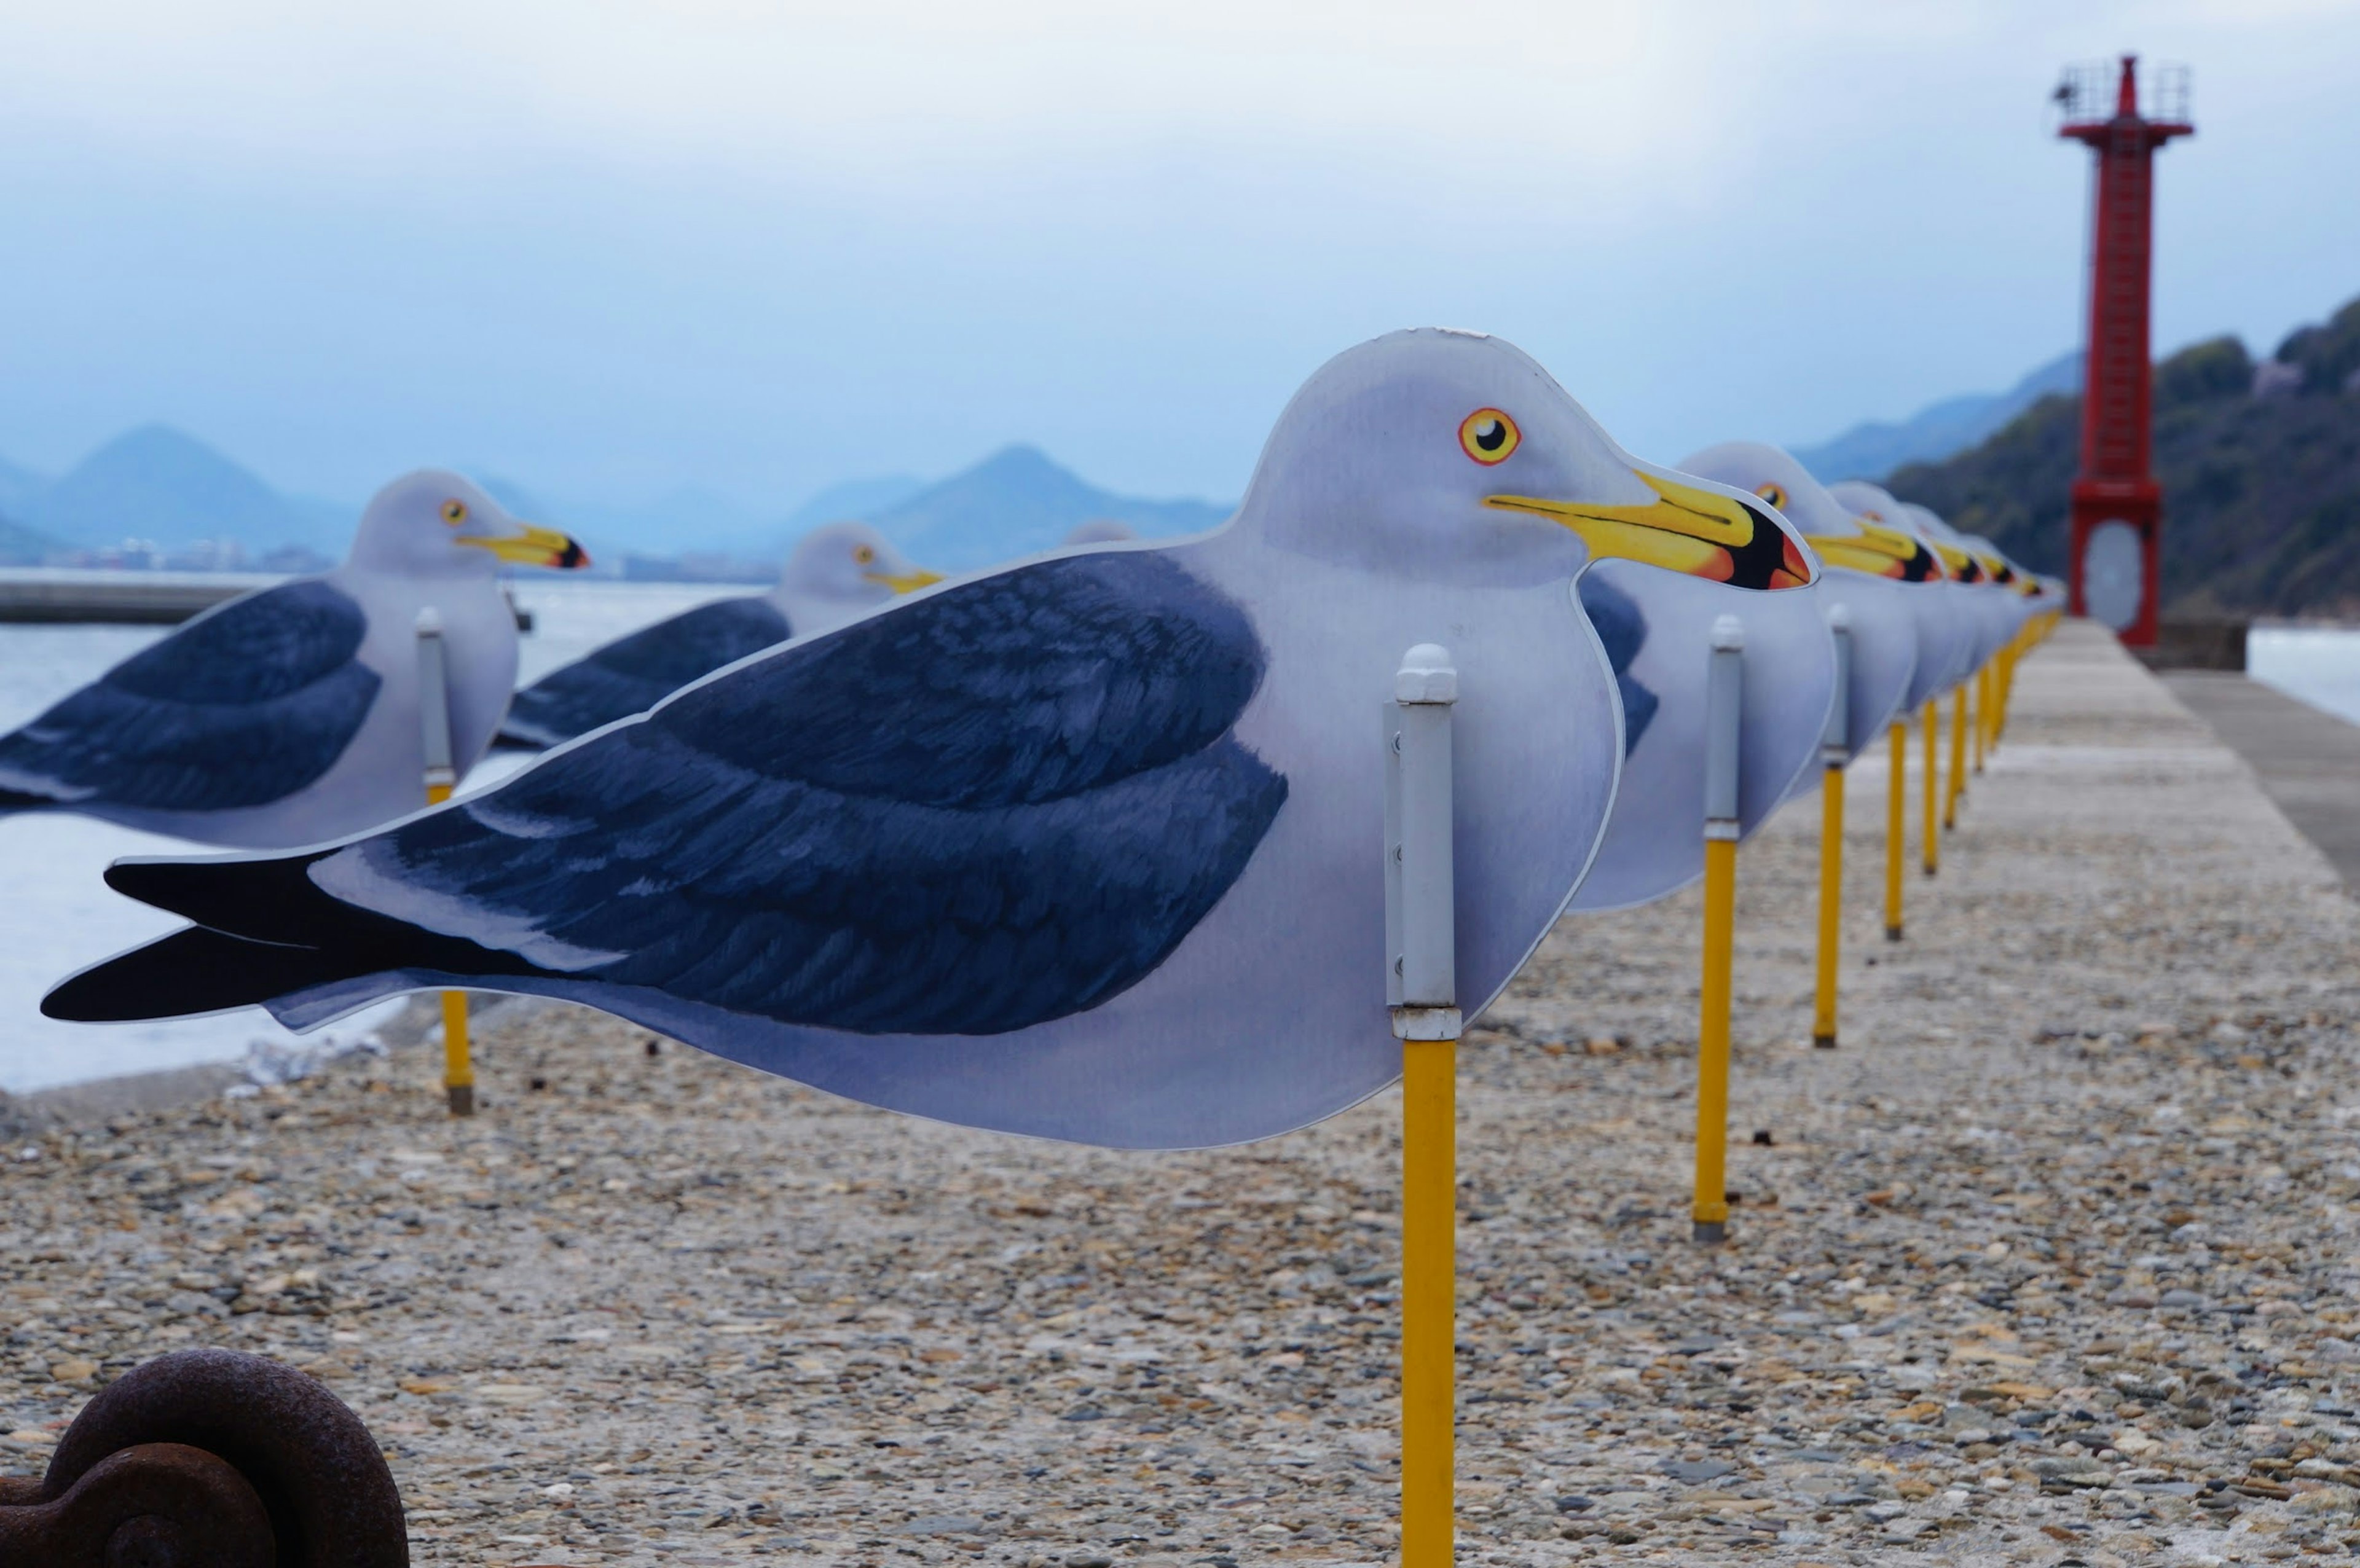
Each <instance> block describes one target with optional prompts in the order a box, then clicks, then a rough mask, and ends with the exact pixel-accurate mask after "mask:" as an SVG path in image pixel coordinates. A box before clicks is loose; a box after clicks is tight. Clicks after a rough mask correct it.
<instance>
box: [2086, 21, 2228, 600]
mask: <svg viewBox="0 0 2360 1568" xmlns="http://www.w3.org/2000/svg"><path fill="white" fill-rule="evenodd" d="M2137 66H2138V57H2137V56H2136V55H2131V54H2126V55H2124V56H2123V57H2122V60H2121V63H2120V67H2119V74H2116V68H2115V67H2114V66H2113V65H2111V64H2107V65H2094V66H2081V67H2073V68H2070V69H2068V70H2067V71H2066V72H2065V76H2064V79H2063V80H2062V81H2061V82H2060V83H2059V84H2058V87H2057V92H2056V94H2055V102H2056V103H2057V105H2058V107H2059V109H2060V111H2061V112H2062V114H2063V123H2062V124H2061V125H2060V126H2059V127H2058V133H2057V134H2058V135H2059V136H2063V137H2065V138H2067V139H2069V140H2071V141H2077V142H2081V143H2083V144H2084V145H2086V146H2087V147H2089V148H2090V149H2091V151H2092V152H2093V153H2095V154H2096V155H2097V180H2096V181H2095V185H2094V191H2093V197H2092V204H2091V212H2090V301H2089V303H2090V324H2089V333H2090V335H2089V343H2088V353H2087V363H2086V365H2085V369H2084V376H2085V377H2086V379H2085V382H2084V385H2083V390H2082V397H2081V474H2080V476H2079V477H2077V478H2076V479H2075V480H2074V481H2073V489H2072V544H2071V554H2070V582H2071V593H2072V606H2071V607H2072V613H2073V614H2075V615H2091V616H2094V617H2095V618H2096V619H2098V620H2100V621H2102V622H2103V623H2104V624H2106V625H2107V626H2112V627H2113V628H2114V630H2115V632H2116V633H2117V634H2119V635H2120V637H2122V639H2123V641H2124V642H2125V643H2128V644H2131V645H2133V646H2136V647H2145V646H2151V645H2152V644H2153V643H2154V642H2155V637H2156V610H2157V599H2158V593H2159V591H2160V589H2161V587H2162V570H2161V565H2160V553H2161V551H2160V547H2161V543H2162V532H2163V491H2162V488H2161V486H2159V485H2157V484H2156V482H2155V476H2154V475H2153V474H2150V473H2149V472H2148V463H2149V461H2150V456H2151V452H2152V448H2153V436H2154V419H2153V409H2152V407H2151V401H2152V399H2151V390H2152V381H2153V369H2152V361H2151V356H2150V352H2149V348H2148V342H2147V337H2148V297H2149V293H2150V289H2151V285H2152V281H2153V276H2154V270H2155V269H2154V212H2155V149H2156V148H2158V147H2161V146H2162V145H2163V144H2164V143H2166V142H2168V141H2169V140H2170V139H2171V138H2172V137H2174V136H2191V135H2193V134H2194V133H2195V130H2196V127H2195V126H2194V125H2192V124H2191V123H2190V121H2189V118H2188V71H2187V70H2186V68H2185V67H2165V68H2161V69H2158V70H2156V71H2150V72H2149V77H2150V80H2149V83H2148V85H2149V88H2150V93H2149V100H2150V102H2149V107H2150V108H2151V109H2152V110H2153V111H2154V117H2152V118H2149V117H2148V116H2147V115H2145V114H2141V113H2140V110H2139V95H2138V70H2137Z"/></svg>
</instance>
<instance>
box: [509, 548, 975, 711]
mask: <svg viewBox="0 0 2360 1568" xmlns="http://www.w3.org/2000/svg"><path fill="white" fill-rule="evenodd" d="M941 581H942V578H941V577H940V576H938V575H937V574H935V573H934V572H927V571H924V570H923V569H922V568H920V567H917V566H913V565H912V564H911V563H910V561H908V560H907V559H906V558H905V557H903V555H902V554H901V551H900V550H895V549H894V548H893V547H892V546H891V545H890V544H889V543H887V542H886V539H885V536H884V535H882V534H880V533H879V532H878V531H877V530H876V529H875V528H870V527H869V525H868V524H866V523H831V524H829V525H828V526H827V527H825V528H814V530H813V531H812V532H810V533H808V534H805V535H804V536H803V539H802V541H801V542H800V543H798V544H797V545H796V546H795V550H794V553H793V554H792V555H791V556H789V557H788V558H787V565H786V570H785V571H783V572H781V573H780V574H779V585H778V586H777V587H776V588H773V589H772V590H770V592H769V593H752V594H747V595H744V596H741V597H738V598H732V599H716V600H715V601H714V602H713V603H711V604H699V605H698V606H697V607H696V608H694V609H693V610H684V611H683V612H682V613H681V614H679V615H673V616H672V617H671V618H670V619H669V620H661V621H658V622H657V623H656V624H655V625H653V626H643V627H641V628H640V629H639V630H638V631H635V632H633V633H631V634H630V635H629V636H628V637H617V638H616V639H615V640H614V641H613V642H610V643H607V644H606V645H605V646H604V647H602V648H597V649H595V650H594V651H593V652H591V653H590V654H589V655H587V656H586V657H585V658H583V659H576V660H575V661H574V662H573V663H572V664H568V665H565V666H563V667H562V668H560V669H557V670H552V671H550V672H549V673H548V674H547V675H544V676H542V677H541V679H540V680H538V681H534V682H533V683H532V684H531V685H530V686H528V687H526V688H525V689H524V690H523V691H519V692H518V693H517V694H516V701H515V702H512V703H510V704H509V706H508V719H507V721H506V722H505V723H504V724H501V725H500V735H499V739H500V744H501V745H503V746H519V747H526V748H532V749H538V748H540V747H541V746H556V745H559V744H560V743H562V742H564V741H569V740H572V739H573V738H574V736H575V735H587V734H589V733H590V732H591V731H592V730H595V729H596V728H598V727H599V726H600V725H601V724H613V723H614V722H615V721H616V720H617V719H627V718H628V717H630V716H631V715H632V714H633V713H645V712H647V710H649V709H650V708H652V707H654V706H655V705H656V704H657V703H658V702H662V701H663V700H664V699H665V698H666V697H669V696H671V695H672V693H673V692H674V691H679V690H680V689H681V688H682V687H683V686H685V685H687V684H688V683H689V682H690V681H694V680H697V679H699V678H700V677H703V676H706V675H710V674H712V673H713V672H714V671H715V670H718V669H720V668H721V667H722V666H724V665H727V664H735V663H736V662H737V660H739V659H744V658H745V657H746V656H747V655H748V654H754V653H759V652H761V651H762V650H763V649H764V648H775V647H777V646H778V645H779V644H780V643H782V642H785V641H786V640H788V639H789V638H790V637H810V636H812V635H814V634H815V633H818V632H825V631H833V630H834V629H836V627H837V626H843V625H844V624H845V623H846V622H847V621H851V620H855V619H857V618H858V617H859V616H862V615H867V614H868V613H869V611H871V610H873V609H875V608H876V607H877V606H878V605H880V604H889V603H890V602H891V601H892V599H893V597H894V596H895V595H896V594H900V593H914V592H915V591H917V590H918V589H920V588H923V587H926V586H928V585H930V584H932V583H940V582H941Z"/></svg>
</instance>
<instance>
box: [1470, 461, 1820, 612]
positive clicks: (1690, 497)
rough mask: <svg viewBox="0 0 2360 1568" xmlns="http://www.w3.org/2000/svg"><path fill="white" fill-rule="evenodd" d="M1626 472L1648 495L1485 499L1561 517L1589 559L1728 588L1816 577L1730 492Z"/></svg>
mask: <svg viewBox="0 0 2360 1568" xmlns="http://www.w3.org/2000/svg"><path fill="white" fill-rule="evenodd" d="M1633 472H1634V473H1637V474H1639V478H1640V479H1641V480H1642V481H1643V482H1644V484H1645V485H1646V486H1647V488H1648V489H1650V490H1653V491H1654V492H1655V495H1656V497H1657V498H1656V499H1655V500H1654V501H1652V502H1645V503H1642V504H1638V505H1633V506H1593V505H1589V504H1586V503H1583V502H1578V501H1550V500H1545V499H1543V498H1541V497H1539V496H1535V495H1492V496H1490V497H1487V498H1486V500H1485V503H1484V504H1485V505H1486V506H1498V507H1500V508H1501V509H1502V510H1504V511H1510V512H1531V513H1533V514H1535V516H1537V517H1547V518H1549V519H1550V520H1551V521H1553V522H1557V523H1562V524H1564V525H1565V526H1566V527H1567V528H1571V529H1572V530H1573V531H1574V532H1575V533H1578V534H1579V535H1580V536H1581V539H1582V542H1583V543H1584V544H1587V545H1588V546H1589V547H1590V554H1591V555H1592V556H1594V557H1606V556H1614V557H1618V558H1620V559H1622V560H1624V561H1644V562H1646V563H1647V564H1648V565H1650V566H1660V567H1663V568H1664V569H1665V570H1666V571H1668V572H1686V573H1687V574H1688V575H1689V576H1691V577H1709V578H1711V579H1712V580H1713V581H1714V582H1716V583H1728V584H1729V585H1730V586H1732V588H1760V589H1773V588H1801V587H1805V586H1807V585H1808V584H1809V583H1812V582H1813V581H1815V580H1816V579H1817V578H1818V576H1819V572H1818V570H1817V569H1816V568H1815V567H1813V566H1812V564H1811V562H1810V561H1809V559H1808V557H1807V556H1805V555H1804V553H1803V552H1802V551H1801V550H1797V548H1796V547H1795V541H1794V539H1792V538H1790V537H1789V536H1788V535H1787V533H1786V529H1784V528H1780V527H1779V526H1778V525H1777V524H1776V523H1775V522H1773V521H1772V520H1771V519H1770V517H1769V516H1768V515H1767V514H1766V513H1764V512H1762V511H1759V510H1757V509H1755V508H1754V507H1753V506H1748V505H1746V504H1745V503H1744V502H1743V501H1741V500H1739V499H1737V498H1736V497H1735V496H1732V495H1720V494H1718V493H1717V492H1714V491H1710V490H1699V489H1697V488H1695V487H1694V486H1692V485H1681V484H1678V483H1677V482H1675V481H1673V480H1669V479H1665V478H1662V477H1660V476H1658V475H1656V474H1647V473H1644V472H1642V471H1639V470H1635V469H1634V470H1633Z"/></svg>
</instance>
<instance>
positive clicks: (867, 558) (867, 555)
mask: <svg viewBox="0 0 2360 1568" xmlns="http://www.w3.org/2000/svg"><path fill="white" fill-rule="evenodd" d="M852 559H853V560H854V561H858V562H859V563H860V564H861V565H863V566H868V565H869V564H871V563H872V562H874V561H876V559H877V552H876V551H875V550H872V549H870V548H869V546H867V545H865V544H864V545H861V546H859V547H858V548H857V549H855V550H853V552H852Z"/></svg>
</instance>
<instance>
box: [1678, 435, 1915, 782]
mask: <svg viewBox="0 0 2360 1568" xmlns="http://www.w3.org/2000/svg"><path fill="white" fill-rule="evenodd" d="M1680 467H1681V468H1682V469H1683V470H1685V471H1686V472H1688V473H1690V474H1700V475H1702V476H1703V477H1705V478H1707V479H1714V480H1718V481H1720V482H1721V484H1723V485H1732V486H1733V487H1735V488H1737V489H1740V490H1747V491H1751V492H1752V493H1753V494H1754V495H1759V496H1760V497H1762V499H1763V500H1764V501H1765V502H1767V503H1768V504H1769V505H1771V506H1775V507H1776V508H1777V509H1778V511H1779V512H1780V513H1781V514H1782V515H1783V516H1784V517H1786V520H1787V521H1788V522H1790V523H1793V524H1794V525H1795V526H1796V527H1797V528H1799V529H1801V530H1802V533H1803V537H1804V538H1805V539H1808V540H1809V541H1810V546H1811V550H1812V552H1813V553H1814V554H1816V555H1818V557H1819V563H1820V564H1821V565H1822V566H1825V567H1827V568H1829V569H1830V570H1829V572H1828V574H1827V576H1826V577H1825V578H1824V579H1822V580H1821V583H1820V586H1819V598H1820V601H1821V604H1822V605H1823V607H1824V608H1825V609H1826V610H1829V611H1832V610H1834V609H1835V608H1837V607H1838V606H1841V607H1842V609H1843V610H1844V611H1845V613H1846V614H1847V615H1849V616H1850V618H1851V623H1852V682H1851V690H1850V691H1849V692H1848V693H1847V694H1846V699H1845V707H1844V737H1845V757H1844V760H1845V761H1846V762H1850V761H1851V760H1852V757H1857V756H1858V755H1860V752H1861V750H1862V749H1863V747H1865V746H1867V745H1868V744H1869V743H1870V742H1872V741H1874V740H1877V739H1879V738H1881V737H1882V736H1883V735H1884V734H1885V726H1886V725H1887V724H1890V723H1891V722H1892V720H1893V719H1894V718H1895V716H1896V714H1907V713H1915V712H1916V711H1917V703H1919V702H1924V701H1925V700H1926V698H1927V697H1928V695H1930V694H1931V690H1932V674H1931V672H1930V671H1931V668H1932V666H1933V664H1934V660H1935V659H1937V658H1939V656H1940V655H1941V654H1942V653H1943V651H1944V649H1945V647H1946V639H1947V637H1948V636H1949V634H1950V615H1948V613H1947V612H1948V609H1949V604H1948V600H1947V598H1946V597H1945V596H1944V595H1943V593H1941V591H1940V586H1939V585H1940V583H1942V581H1943V574H1942V568H1941V565H1940V563H1939V561H1937V560H1936V558H1935V555H1934V551H1933V549H1932V547H1931V546H1929V545H1927V544H1925V543H1923V542H1922V541H1920V540H1919V539H1916V538H1915V537H1913V536H1911V535H1909V534H1906V533H1902V532H1898V531H1896V530H1894V529H1891V528H1880V527H1877V526H1876V525H1874V524H1867V523H1863V522H1862V521H1861V520H1860V519H1859V518H1857V517H1853V516H1852V514H1851V513H1850V512H1848V511H1846V510H1845V509H1844V508H1843V506H1841V505H1840V504H1839V503H1838V502H1837V501H1836V499H1835V497H1834V496H1832V495H1829V494H1828V492H1827V490H1826V488H1825V487H1824V486H1822V485H1820V484H1819V481H1818V480H1817V479H1814V478H1813V477H1812V476H1811V474H1810V471H1809V470H1808V469H1806V468H1805V467H1804V466H1803V465H1802V464H1801V463H1797V461H1796V460H1795V458H1794V457H1793V456H1792V455H1791V454H1790V453H1788V452H1785V451H1783V450H1781V449H1780V448H1777V447H1775V446H1771V445H1769V444H1768V443H1767V442H1764V441H1723V442H1721V444H1720V445H1718V446H1710V447H1707V448H1705V449H1704V450H1703V451H1702V452H1695V453H1692V454H1690V455H1689V456H1688V457H1687V458H1684V459H1682V460H1681V463H1680ZM1921 660H1922V662H1923V663H1924V664H1925V665H1926V666H1927V667H1928V673H1926V674H1922V675H1921V674H1920V664H1921ZM1818 776H1819V770H1818V769H1816V768H1806V769H1805V770H1804V772H1803V774H1802V776H1801V780H1800V783H1801V785H1802V787H1804V788H1808V787H1810V786H1811V785H1812V784H1813V783H1814V782H1815V781H1816V780H1817V779H1818Z"/></svg>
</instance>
